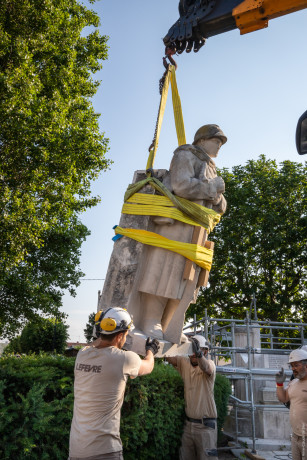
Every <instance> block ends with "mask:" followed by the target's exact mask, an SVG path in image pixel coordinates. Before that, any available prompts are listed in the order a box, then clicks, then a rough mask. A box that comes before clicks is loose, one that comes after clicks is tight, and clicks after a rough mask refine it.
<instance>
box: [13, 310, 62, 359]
mask: <svg viewBox="0 0 307 460" xmlns="http://www.w3.org/2000/svg"><path fill="white" fill-rule="evenodd" d="M68 327H69V326H67V325H66V324H64V322H63V321H61V320H58V319H56V318H40V320H36V321H35V323H28V324H26V326H25V327H24V328H23V330H22V332H21V335H20V336H19V337H15V338H14V339H13V340H12V342H11V343H10V344H9V345H8V346H7V347H6V348H5V350H4V354H9V353H12V352H15V353H16V352H17V353H26V354H27V353H40V352H56V353H64V350H65V348H66V342H67V339H68V332H67V330H68Z"/></svg>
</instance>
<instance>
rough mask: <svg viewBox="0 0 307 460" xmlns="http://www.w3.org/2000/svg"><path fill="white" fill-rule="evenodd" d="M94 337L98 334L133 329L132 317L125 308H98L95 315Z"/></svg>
mask: <svg viewBox="0 0 307 460" xmlns="http://www.w3.org/2000/svg"><path fill="white" fill-rule="evenodd" d="M94 329H96V337H98V336H99V334H108V335H109V334H114V333H115V332H121V331H128V330H130V331H131V330H132V329H134V326H133V322H132V318H131V316H130V315H129V313H128V312H127V310H126V309H125V308H121V307H113V308H107V310H105V311H103V310H100V311H98V312H97V313H96V315H95V328H94Z"/></svg>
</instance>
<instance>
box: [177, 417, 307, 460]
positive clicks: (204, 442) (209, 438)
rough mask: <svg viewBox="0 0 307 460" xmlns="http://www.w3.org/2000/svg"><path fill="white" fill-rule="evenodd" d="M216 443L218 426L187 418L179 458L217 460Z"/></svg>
mask: <svg viewBox="0 0 307 460" xmlns="http://www.w3.org/2000/svg"><path fill="white" fill-rule="evenodd" d="M215 425H216V424H215ZM216 443H217V427H216V426H215V428H209V427H206V426H204V425H202V424H201V423H193V422H189V421H188V420H186V422H185V425H184V429H183V435H182V438H181V447H180V451H179V459H180V460H217V450H216ZM306 460H307V459H306Z"/></svg>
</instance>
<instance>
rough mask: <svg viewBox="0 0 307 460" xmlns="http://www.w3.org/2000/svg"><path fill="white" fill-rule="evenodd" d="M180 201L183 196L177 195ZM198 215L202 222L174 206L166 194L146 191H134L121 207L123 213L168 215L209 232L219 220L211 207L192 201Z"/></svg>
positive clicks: (182, 201) (183, 200) (218, 216)
mask: <svg viewBox="0 0 307 460" xmlns="http://www.w3.org/2000/svg"><path fill="white" fill-rule="evenodd" d="M177 198H178V200H179V201H180V202H181V203H184V202H185V201H188V200H185V199H184V198H180V197H177ZM194 205H195V208H196V210H197V209H198V215H199V216H202V217H203V223H202V225H200V223H199V221H196V220H195V219H193V218H190V217H189V216H187V214H185V213H184V212H182V211H180V210H179V209H177V208H175V207H174V203H173V202H172V201H171V200H170V199H169V198H168V197H166V196H160V195H149V194H147V193H135V194H134V195H132V197H130V198H129V199H128V200H127V202H126V203H124V205H123V207H122V213H123V214H135V215H137V216H160V217H161V216H162V217H170V218H172V219H176V220H179V221H180V222H184V223H185V224H189V225H195V226H198V227H200V226H202V227H205V229H206V231H207V232H208V233H210V232H211V231H212V230H213V229H214V227H215V225H216V224H217V223H218V222H219V220H220V215H219V214H217V213H216V212H215V211H213V210H212V209H209V208H206V207H205V206H201V205H199V204H196V203H194Z"/></svg>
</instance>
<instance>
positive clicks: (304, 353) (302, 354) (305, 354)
mask: <svg viewBox="0 0 307 460" xmlns="http://www.w3.org/2000/svg"><path fill="white" fill-rule="evenodd" d="M305 359H306V360H307V350H304V349H303V348H297V349H296V350H293V351H291V353H290V355H289V364H290V363H294V362H296V361H303V360H305Z"/></svg>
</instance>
